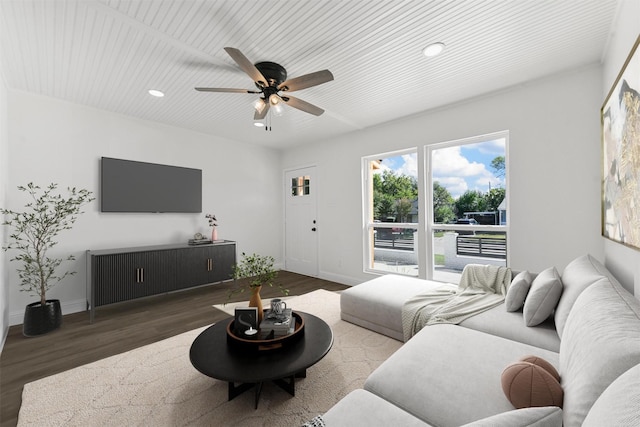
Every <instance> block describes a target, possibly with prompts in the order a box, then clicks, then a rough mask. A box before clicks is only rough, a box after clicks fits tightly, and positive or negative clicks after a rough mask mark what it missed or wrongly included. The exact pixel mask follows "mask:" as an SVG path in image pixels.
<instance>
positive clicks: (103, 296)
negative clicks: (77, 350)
mask: <svg viewBox="0 0 640 427" xmlns="http://www.w3.org/2000/svg"><path fill="white" fill-rule="evenodd" d="M235 263H236V243H235V242H233V241H230V240H225V241H223V242H216V243H211V244H206V245H194V246H191V245H188V244H186V243H184V244H174V245H160V246H143V247H137V248H122V249H108V250H99V251H87V309H88V310H89V321H90V322H93V319H94V317H95V309H96V307H100V306H102V305H107V304H113V303H116V302H122V301H128V300H131V299H135V298H142V297H146V296H151V295H157V294H162V293H168V292H173V291H178V290H181V289H187V288H192V287H195V286H200V285H205V284H208V283H217V282H222V281H224V280H230V279H231V274H232V272H233V266H234V265H235Z"/></svg>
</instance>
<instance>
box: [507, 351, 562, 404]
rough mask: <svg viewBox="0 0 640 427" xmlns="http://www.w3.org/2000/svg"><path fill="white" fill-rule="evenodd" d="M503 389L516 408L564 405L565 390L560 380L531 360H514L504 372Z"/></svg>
mask: <svg viewBox="0 0 640 427" xmlns="http://www.w3.org/2000/svg"><path fill="white" fill-rule="evenodd" d="M502 390H503V391H504V394H505V396H507V399H509V402H511V404H512V405H513V406H514V407H515V408H516V409H521V408H529V407H533V406H559V407H562V400H563V398H564V392H563V391H562V387H561V386H560V383H559V382H558V380H556V379H555V378H554V377H553V375H551V374H550V373H549V372H547V371H546V370H545V369H543V368H541V367H540V366H538V365H534V364H533V363H529V362H514V363H512V364H510V365H509V366H507V367H506V368H505V369H504V371H503V372H502Z"/></svg>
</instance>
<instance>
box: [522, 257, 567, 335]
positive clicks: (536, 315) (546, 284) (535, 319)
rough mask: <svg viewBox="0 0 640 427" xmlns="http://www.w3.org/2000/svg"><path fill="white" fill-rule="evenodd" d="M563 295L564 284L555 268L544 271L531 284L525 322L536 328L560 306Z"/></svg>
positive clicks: (526, 303) (526, 301)
mask: <svg viewBox="0 0 640 427" xmlns="http://www.w3.org/2000/svg"><path fill="white" fill-rule="evenodd" d="M561 294H562V282H561V281H560V275H559V274H558V271H557V270H556V268H555V267H550V268H547V269H546V270H544V271H542V272H541V273H540V274H538V276H537V277H536V278H535V279H534V280H533V282H532V283H531V289H529V294H528V295H527V299H526V300H525V301H524V322H525V324H526V325H527V326H536V325H539V324H540V323H542V322H544V321H545V320H547V318H548V317H549V316H551V314H552V313H553V310H554V309H555V308H556V305H558V300H560V295H561Z"/></svg>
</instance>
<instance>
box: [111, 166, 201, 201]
mask: <svg viewBox="0 0 640 427" xmlns="http://www.w3.org/2000/svg"><path fill="white" fill-rule="evenodd" d="M101 163H102V164H101V180H100V187H101V205H100V209H101V211H102V212H189V213H191V212H202V170H200V169H191V168H184V167H179V166H169V165H159V164H155V163H144V162H136V161H132V160H121V159H112V158H109V157H103V158H102V162H101Z"/></svg>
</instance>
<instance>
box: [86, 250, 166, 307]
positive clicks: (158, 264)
mask: <svg viewBox="0 0 640 427" xmlns="http://www.w3.org/2000/svg"><path fill="white" fill-rule="evenodd" d="M175 256H176V254H175V251H154V252H133V253H121V254H113V255H101V256H97V257H95V260H94V262H95V269H94V272H93V274H94V277H93V280H95V287H94V289H95V292H96V296H95V298H96V299H95V305H96V306H101V305H105V304H111V303H114V302H120V301H126V300H130V299H134V298H141V297H146V296H149V295H155V294H159V293H164V292H167V291H168V290H169V288H170V287H171V286H173V283H174V282H175Z"/></svg>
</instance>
